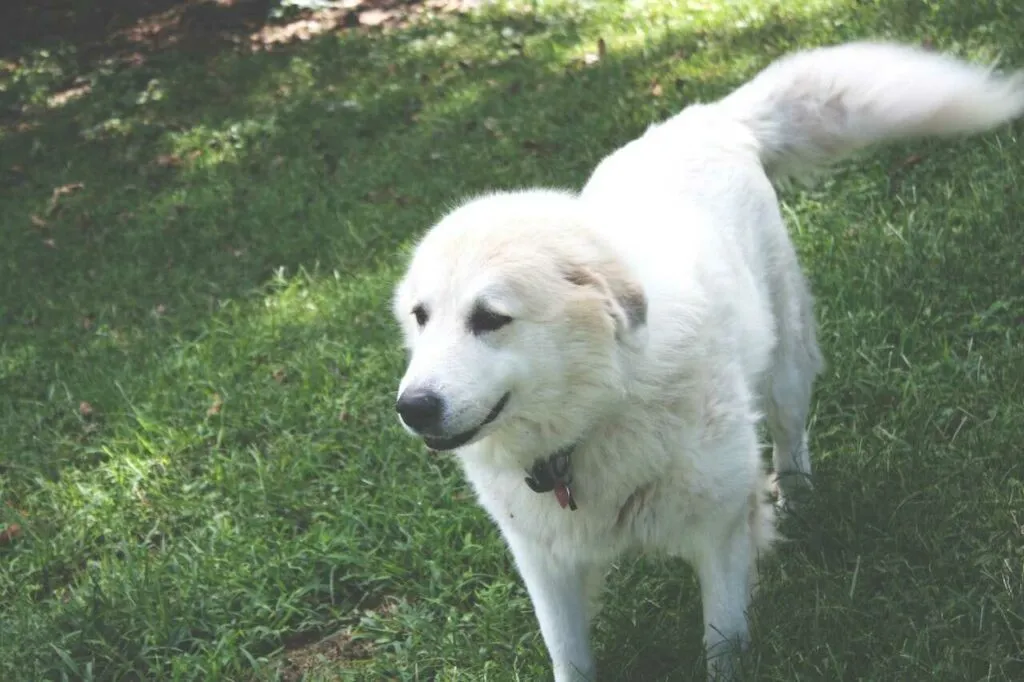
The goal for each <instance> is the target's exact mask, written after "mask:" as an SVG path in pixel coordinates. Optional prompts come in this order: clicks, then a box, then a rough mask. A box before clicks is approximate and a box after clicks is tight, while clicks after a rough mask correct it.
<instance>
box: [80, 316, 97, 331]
mask: <svg viewBox="0 0 1024 682" xmlns="http://www.w3.org/2000/svg"><path fill="white" fill-rule="evenodd" d="M95 322H96V318H94V317H90V316H88V315H86V316H85V317H83V318H82V329H84V330H85V331H89V330H90V329H92V326H93V324H95Z"/></svg>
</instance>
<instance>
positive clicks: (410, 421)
mask: <svg viewBox="0 0 1024 682" xmlns="http://www.w3.org/2000/svg"><path fill="white" fill-rule="evenodd" d="M395 409H397V410H398V414H399V415H401V417H402V421H403V422H405V425H406V426H408V427H409V428H410V429H413V430H414V431H429V430H431V429H432V428H434V427H436V426H437V424H438V422H439V421H441V413H442V412H443V411H444V402H442V401H441V397H440V396H439V395H437V394H436V393H434V392H433V391H430V390H426V389H412V390H407V391H405V392H404V393H402V395H401V396H399V398H398V403H397V404H396V405H395Z"/></svg>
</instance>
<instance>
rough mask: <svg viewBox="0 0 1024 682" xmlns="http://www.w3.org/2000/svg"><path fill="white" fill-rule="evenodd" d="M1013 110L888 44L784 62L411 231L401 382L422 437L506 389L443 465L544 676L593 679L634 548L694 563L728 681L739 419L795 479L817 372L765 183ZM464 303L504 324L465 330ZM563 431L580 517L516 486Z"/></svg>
mask: <svg viewBox="0 0 1024 682" xmlns="http://www.w3.org/2000/svg"><path fill="white" fill-rule="evenodd" d="M1022 112H1024V87H1022V80H1021V77H1020V76H1016V77H1014V78H1002V77H999V76H996V75H993V74H992V73H991V71H990V70H988V69H983V68H981V67H976V66H971V65H968V64H966V63H963V62H960V61H956V60H953V59H951V58H948V57H943V56H939V55H936V54H929V53H925V52H921V51H916V50H912V49H910V48H907V47H900V46H893V45H882V44H851V45H844V46H839V47H833V48H826V49H820V50H814V51H809V52H804V53H798V54H796V55H794V56H791V57H788V58H786V59H783V60H780V61H779V62H777V63H775V64H773V65H772V66H771V67H769V68H768V69H766V70H765V71H764V72H762V73H761V74H760V75H759V76H757V77H756V78H755V79H754V80H752V81H751V82H749V83H748V84H747V85H745V86H743V87H741V88H740V89H738V90H737V91H735V92H733V93H732V94H731V95H729V96H728V97H726V98H725V99H723V100H721V101H719V102H717V103H713V104H706V105H694V106H690V107H688V108H687V109H685V110H684V111H682V112H681V113H680V114H678V115H677V116H675V117H673V118H672V119H670V120H669V121H667V122H665V123H664V124H661V125H657V126H653V127H651V128H650V129H649V130H648V131H647V132H646V133H645V134H644V135H643V136H642V137H640V138H639V139H637V140H635V141H633V142H631V143H629V144H627V145H626V146H624V147H622V148H621V149H619V150H618V151H615V152H614V153H612V154H611V155H610V156H608V157H607V158H606V159H604V161H602V162H601V164H600V165H599V166H598V167H597V169H596V170H595V171H594V173H593V175H592V177H591V178H590V180H589V182H588V183H587V185H586V186H585V187H584V188H583V190H582V191H581V192H580V193H578V194H573V193H569V192H555V191H548V190H529V191H520V192H505V193H498V194H491V195H487V196H483V197H479V198H476V199H474V200H472V201H469V202H468V203H466V204H464V205H462V206H460V207H458V208H456V209H455V210H454V211H452V212H451V213H449V214H448V215H447V216H446V217H445V218H444V219H443V220H441V221H440V223H439V224H438V225H436V226H435V227H434V228H433V229H432V230H431V231H430V232H429V233H428V234H427V235H426V237H425V238H424V239H423V241H422V242H421V243H420V244H419V246H418V247H417V249H416V252H415V254H414V256H413V258H412V262H411V264H410V266H409V269H408V272H407V273H406V275H405V277H404V279H403V280H402V282H401V284H400V285H399V287H398V289H397V292H396V296H395V312H396V315H397V316H398V319H399V320H400V322H401V324H402V327H403V331H404V333H405V338H406V342H407V345H408V347H409V348H410V350H411V359H410V363H409V367H408V370H407V372H406V374H405V376H404V378H403V379H402V382H401V386H400V393H401V391H404V390H406V389H409V388H414V389H417V388H419V389H422V388H429V389H431V390H434V391H436V392H437V393H438V394H439V395H440V396H442V398H443V400H444V401H445V409H444V416H443V419H442V421H441V422H440V424H439V426H438V433H439V434H440V435H452V434H456V433H460V432H463V431H466V430H469V429H472V428H474V427H475V426H477V425H479V424H480V423H481V422H482V421H484V419H485V418H486V416H487V415H488V413H489V412H490V411H491V410H492V408H493V407H494V406H495V404H496V403H497V402H498V401H499V400H500V399H501V397H502V396H503V395H504V394H506V393H508V394H509V395H510V398H509V401H508V404H507V406H506V408H505V409H504V410H503V411H502V412H501V413H500V414H499V416H498V418H497V419H495V421H494V422H493V423H490V424H488V425H486V426H484V427H483V428H482V429H481V430H480V431H479V433H478V434H477V435H476V436H475V438H474V439H473V440H472V441H471V442H470V443H469V444H467V445H465V446H463V447H461V448H459V449H458V450H457V455H458V458H459V461H460V462H461V464H462V466H463V468H464V470H465V473H466V475H467V476H468V478H469V480H470V481H471V483H472V485H473V487H474V488H475V490H476V492H477V495H478V497H479V501H480V504H481V505H483V507H484V508H485V509H486V510H487V512H488V513H489V514H490V516H491V517H492V518H493V519H494V521H495V522H496V523H497V525H498V527H499V528H500V529H501V533H502V535H503V537H504V538H505V540H506V541H507V543H508V546H509V548H510V549H511V551H512V553H513V555H514V557H515V561H516V564H517V566H518V568H519V571H520V573H521V575H522V578H523V580H524V582H525V584H526V587H527V589H528V591H529V593H530V596H531V598H532V600H533V603H534V607H535V610H536V614H537V619H538V621H539V624H540V628H541V632H542V634H543V637H544V641H545V643H546V645H547V648H548V651H549V654H550V656H551V660H552V664H553V668H554V677H555V679H556V680H557V681H559V682H562V681H568V680H591V679H593V678H594V676H595V663H594V659H593V657H592V654H591V651H590V647H589V644H588V622H589V619H590V617H591V616H592V615H593V613H594V612H596V610H597V605H598V597H599V593H600V586H601V582H602V578H603V575H604V572H605V570H606V569H607V567H608V566H609V564H610V563H611V562H612V561H613V560H614V559H615V557H617V556H619V555H620V554H621V553H622V552H624V551H627V550H631V549H640V550H656V551H660V552H663V553H667V554H669V555H673V556H678V557H682V558H684V559H685V560H687V561H689V562H690V563H691V564H692V565H693V566H694V567H695V569H696V571H697V574H698V577H699V579H700V584H701V598H702V601H703V610H704V623H705V644H706V646H707V649H708V654H709V656H708V658H709V671H710V672H711V673H720V674H722V675H723V676H725V677H729V676H731V675H732V673H733V666H734V665H735V657H734V652H735V647H734V646H732V645H733V644H738V645H740V646H742V644H743V643H744V642H745V641H746V640H747V636H748V635H747V623H746V609H747V606H748V603H749V599H750V592H751V587H752V585H753V581H754V576H755V559H756V557H757V556H758V554H759V552H761V551H762V550H764V549H766V548H767V546H768V545H769V543H770V541H771V539H772V536H773V525H774V513H773V511H772V509H771V507H770V506H769V505H768V504H767V501H766V495H765V487H766V486H765V475H764V471H763V468H762V464H761V461H760V456H759V447H758V441H757V435H756V426H757V424H758V422H759V419H760V417H761V414H762V413H763V414H764V415H766V417H767V420H768V425H769V430H770V433H771V436H772V440H773V443H774V468H775V472H776V476H777V480H778V483H779V485H780V487H781V492H782V493H783V494H784V495H786V496H791V495H792V493H794V492H795V491H797V490H798V489H799V488H801V487H802V486H803V485H804V484H805V483H807V482H808V480H809V476H810V472H811V465H810V459H809V455H808V450H807V435H806V433H805V422H806V419H807V413H808V410H809V404H810V397H811V386H812V382H813V380H814V377H815V375H816V373H817V372H819V371H820V367H821V359H820V355H819V351H818V346H817V343H816V340H815V324H814V315H813V310H812V299H811V296H810V294H809V292H808V289H807V286H806V284H805V281H804V278H803V276H802V274H801V271H800V268H799V265H798V263H797V258H796V255H795V253H794V250H793V247H792V245H791V243H790V240H789V237H788V235H787V233H786V230H785V226H784V224H783V221H782V218H781V217H780V214H779V210H778V207H777V200H776V196H775V192H774V190H773V188H772V185H771V183H770V181H769V177H770V175H772V176H777V175H791V174H797V175H799V174H802V173H804V172H805V171H807V170H811V169H813V168H814V167H815V166H819V165H822V164H824V163H827V162H829V161H832V160H833V159H835V158H836V157H837V156H839V155H841V154H845V153H848V152H852V151H855V150H857V149H860V148H862V147H864V146H866V145H868V144H871V143H875V142H880V141H883V140H887V139H890V138H894V137H899V136H909V135H919V134H922V135H923V134H955V133H969V132H977V131H981V130H984V129H986V128H990V127H993V126H995V125H996V124H999V123H1001V122H1003V121H1006V120H1008V119H1010V118H1013V117H1016V116H1018V115H1020V114H1021V113H1022ZM416 305H423V306H424V308H425V310H427V311H428V312H429V319H428V321H427V322H426V324H425V325H424V326H423V327H422V328H419V327H418V326H417V324H416V323H415V321H414V319H413V315H412V314H411V311H412V310H413V308H414V306H416ZM479 305H484V306H486V307H487V308H488V309H491V310H494V311H497V312H500V313H502V314H505V315H508V316H509V317H511V318H513V321H512V322H511V323H510V324H508V325H507V326H505V327H502V328H501V329H497V330H495V331H491V332H488V333H483V334H477V335H474V334H473V333H471V332H470V331H469V329H468V326H467V324H468V323H467V319H468V317H469V316H470V314H471V311H472V310H473V308H474V306H479ZM435 435H437V434H435ZM573 443H575V444H576V447H575V450H574V452H573V454H572V467H573V491H574V493H575V498H576V500H577V502H578V504H579V509H578V511H570V510H568V509H563V508H561V507H560V506H559V505H558V503H557V501H556V499H555V496H554V495H553V494H538V493H535V492H533V491H532V490H531V489H530V488H529V487H527V485H526V484H525V483H524V480H523V479H524V476H525V472H524V470H525V469H527V468H529V467H530V465H531V464H532V462H533V461H534V460H535V459H537V458H538V457H546V456H547V455H548V454H550V453H553V452H555V451H557V450H559V449H560V448H563V447H565V446H568V445H571V444H573Z"/></svg>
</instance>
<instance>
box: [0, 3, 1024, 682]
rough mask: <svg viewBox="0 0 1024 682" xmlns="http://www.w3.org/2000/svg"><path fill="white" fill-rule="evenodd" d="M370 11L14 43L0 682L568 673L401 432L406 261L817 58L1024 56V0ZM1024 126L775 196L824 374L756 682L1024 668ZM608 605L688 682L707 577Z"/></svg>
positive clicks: (973, 677) (642, 580) (990, 673)
mask: <svg viewBox="0 0 1024 682" xmlns="http://www.w3.org/2000/svg"><path fill="white" fill-rule="evenodd" d="M101 4H102V3H101ZM150 4H152V5H160V4H161V3H160V2H151V3H150ZM163 4H165V5H168V6H170V5H173V4H174V3H163ZM178 4H179V5H180V4H181V3H178ZM207 4H208V3H207ZM198 5H202V3H200V2H192V3H190V4H189V7H190V8H192V9H194V7H195V6H198ZM211 7H212V6H211ZM211 7H203V8H202V9H204V10H207V11H211V12H212V11H214V9H215V8H213V9H211ZM363 7H364V6H362V5H361V6H359V7H357V11H356V12H354V13H350V14H349V15H347V18H346V19H345V20H343V21H341V22H340V25H339V26H338V27H337V28H335V29H333V30H330V31H326V32H323V33H321V34H314V35H305V34H302V31H303V30H305V29H302V28H301V26H302V25H297V24H291V25H290V26H289V25H288V21H290V20H293V19H295V16H296V15H294V14H288V15H286V16H285V17H284V18H282V19H280V20H279V21H278V22H277V23H276V24H275V25H274V26H270V27H265V28H264V29H263V34H262V35H263V36H264V37H263V39H262V40H260V41H256V42H253V41H251V40H250V39H249V38H248V37H246V34H244V33H240V32H238V31H237V30H236V32H235V35H236V36H242V37H243V38H244V39H242V40H239V41H236V42H235V43H222V42H218V41H216V40H214V39H213V38H207V37H204V38H203V40H200V41H198V44H193V45H185V44H184V43H182V44H180V45H179V44H177V43H175V42H174V41H173V40H163V39H162V38H161V39H159V40H158V38H160V36H157V38H152V39H148V38H147V39H146V40H145V41H143V42H141V43H137V44H133V43H131V39H132V38H131V36H130V35H129V36H128V37H127V38H126V37H125V36H124V35H122V36H121V40H122V43H121V44H119V46H118V47H117V49H113V48H111V47H110V45H107V48H110V49H106V48H104V47H103V46H102V45H101V46H100V47H96V46H95V45H93V46H92V47H90V48H88V49H87V48H86V47H84V46H83V45H82V44H76V43H75V42H74V41H73V40H70V39H68V38H67V36H64V37H63V39H60V36H58V39H56V40H55V39H53V38H52V37H51V38H50V39H47V40H44V39H43V38H40V37H39V36H37V35H35V34H32V33H31V31H29V30H28V29H26V31H25V35H24V36H23V38H24V40H22V41H21V42H19V43H9V44H6V45H4V46H3V50H2V51H0V55H2V56H0V58H2V60H3V61H2V62H0V680H4V681H5V682H20V681H22V680H24V681H30V680H31V681H35V680H51V679H54V680H56V679H70V680H93V679H95V680H239V681H241V680H274V679H284V680H298V679H306V680H438V681H442V680H443V681H449V680H541V679H545V676H546V675H547V672H546V671H547V655H546V652H545V650H544V647H543V643H542V641H541V639H540V635H539V633H538V630H537V628H536V625H535V621H534V618H533V613H532V610H531V607H530V604H529V600H528V598H527V596H526V594H525V591H524V589H523V587H522V585H521V583H520V582H519V580H518V577H517V575H516V573H515V571H514V568H513V566H512V563H511V561H510V559H509V558H508V556H507V554H506V551H505V550H504V548H503V545H502V543H501V541H500V538H499V536H498V533H497V531H496V530H495V529H494V528H493V527H492V525H491V524H490V522H489V521H488V520H487V518H486V517H485V515H484V513H483V512H482V511H481V510H480V509H479V508H478V507H477V506H476V505H475V503H474V502H473V499H472V495H471V493H470V491H469V490H468V488H467V486H466V484H465V483H464V482H463V481H462V479H461V477H460V474H459V471H458V469H457V467H456V466H455V464H454V462H453V461H452V460H451V459H450V458H448V457H440V456H436V455H429V454H428V453H426V452H425V451H424V449H423V447H422V445H420V444H419V443H417V442H415V441H414V440H412V439H410V438H409V437H407V436H406V435H405V434H404V432H402V431H401V429H400V428H399V426H398V424H397V421H396V418H395V416H394V413H393V400H394V389H395V387H396V384H397V381H398V379H399V377H400V374H401V371H402V365H403V360H404V358H403V354H402V351H401V349H400V346H399V344H398V342H397V335H396V329H395V326H394V324H393V323H392V321H391V318H390V312H389V305H390V294H391V289H392V286H393V284H394V282H395V280H396V278H397V276H398V275H399V273H400V271H401V268H402V265H403V261H404V258H405V255H406V253H407V251H408V247H409V245H410V244H411V243H412V241H413V240H414V239H416V237H417V236H418V235H420V234H422V233H423V231H424V230H425V229H426V228H427V227H428V226H429V225H430V223H431V222H432V221H433V220H435V219H436V218H437V217H438V216H439V215H440V214H441V213H442V212H443V211H444V210H445V209H446V208H447V207H449V206H450V205H451V204H452V203H453V202H454V201H456V200H457V199H458V198H459V197H462V196H464V195H466V194H467V193H472V192H477V191H481V190H485V189H488V188H494V187H515V186H522V185H528V184H530V185H532V184H542V185H557V186H567V187H579V186H580V185H581V184H582V183H583V182H584V181H585V179H586V177H587V174H588V172H589V170H590V169H591V168H592V167H593V166H594V164H595V163H596V162H597V161H598V160H599V159H600V158H601V157H602V156H603V155H604V154H606V153H607V152H609V151H610V150H612V149H613V148H615V146H616V145H619V144H621V143H623V142H625V141H627V140H629V139H630V138H632V137H634V136H636V135H637V134H639V133H641V132H642V131H643V130H644V128H645V127H646V126H647V125H648V124H649V123H650V122H652V121H655V120H658V119H660V118H662V117H665V116H667V115H670V114H671V113H672V112H674V111H677V110H678V109H680V108H681V107H682V106H684V105H686V104H687V103H688V102H692V101H695V100H700V99H705V100H706V99H711V98H715V97H718V96H721V95H722V94H724V93H725V92H727V91H728V90H729V89H730V88H731V87H733V86H735V85H736V84H738V83H740V82H742V81H743V80H744V79H746V78H748V77H749V76H751V75H752V74H753V73H754V72H755V71H756V70H757V69H759V68H761V67H762V66H764V65H766V64H767V63H768V62H769V61H770V60H771V59H772V58H774V57H776V56H778V55H780V54H782V53H784V52H786V51H788V50H790V49H793V48H797V47H806V46H812V45H818V44H824V43H830V42H836V41H840V40H846V39H852V38H858V37H865V36H888V37H896V38H901V39H906V40H910V41H914V42H923V41H925V42H927V43H929V44H932V45H934V46H935V47H937V48H940V49H943V50H948V51H951V52H955V53H957V54H961V55H965V56H969V57H971V58H975V59H981V60H992V59H994V58H996V57H999V58H1001V60H1002V62H1004V63H1007V64H1018V65H1024V41H1022V40H1021V36H1022V35H1024V4H1021V3H1020V2H1019V1H1018V0H930V1H927V0H862V1H860V2H857V1H854V0H835V1H829V0H809V1H807V2H796V1H791V2H780V1H773V0H733V1H731V2H726V1H724V0H719V1H715V0H706V1H702V0H675V1H671V2H670V1H668V0H654V1H652V2H646V3H642V2H627V1H626V0H602V1H600V2H597V1H591V2H583V1H581V0H577V1H574V2H569V1H568V0H534V2H508V3H504V2H502V3H497V4H495V5H492V6H488V7H487V8H485V9H483V10H479V11H473V12H468V13H460V12H456V11H451V8H450V7H447V8H446V7H444V6H443V5H442V4H441V3H438V5H437V7H435V8H434V9H426V10H424V11H422V12H419V13H416V14H415V15H414V16H412V17H411V18H410V17H406V16H404V15H402V14H400V13H399V14H396V13H395V12H397V10H386V9H385V10H383V11H381V10H379V9H367V11H366V12H363V14H362V15H360V14H359V10H360V8H363ZM401 7H405V8H406V10H403V11H412V10H416V9H421V8H422V6H418V5H415V4H413V5H408V4H406V5H401ZM373 12H377V13H376V14H374V13H373ZM389 12H390V13H389ZM202 16H206V15H202ZM211 16H212V15H211ZM316 16H324V15H323V12H321V14H320V15H316ZM353 17H354V18H353ZM172 18H173V17H172ZM165 20H166V17H165ZM360 20H361V21H362V23H363V24H379V25H376V26H360V25H358V24H360ZM296 26H299V29H296ZM179 29H180V30H181V31H182V32H184V33H187V31H188V30H189V29H188V25H187V24H186V23H184V22H179ZM247 30H248V29H247ZM308 32H309V31H307V33H308ZM313 33H315V31H313ZM300 34H301V35H300ZM288 36H298V37H296V38H295V39H293V40H290V41H289V40H286V38H287V37H288ZM146 41H148V42H146ZM193 42H197V41H193ZM157 43H159V44H157ZM133 45H134V47H133ZM1022 135H1024V125H1021V124H1019V123H1018V124H1016V125H1014V126H1010V127H1005V128H1003V129H1000V130H999V131H997V132H994V133H991V134H987V135H984V136H979V137H976V138H973V139H969V140H950V141H940V142H936V141H927V142H918V143H913V144H904V145H899V146H893V147H889V148H885V149H880V150H875V151H873V152H872V153H870V154H868V155H865V156H863V157H861V158H859V159H857V160H855V161H854V162H851V163H845V164H843V165H842V166H841V167H840V168H838V169H837V172H836V173H835V174H834V175H833V176H832V178H831V179H828V180H826V181H825V182H823V183H821V184H819V185H817V186H815V187H814V188H811V189H801V190H787V191H785V192H783V193H782V198H783V202H784V213H785V215H786V217H787V220H788V222H789V224H790V226H791V229H792V233H793V235H794V238H795V240H796V242H797V244H798V248H799V250H800V252H801V255H802V258H803V262H804V264H805V266H806V269H807V272H808V276H809V277H810V279H811V281H812V284H813V287H814V289H815V291H816V294H817V297H818V300H819V317H820V319H821V327H822V332H821V337H822V345H823V348H824V351H825V353H826V356H827V358H828V361H829V365H828V368H827V370H826V372H825V374H824V376H823V377H822V380H821V381H820V383H819V385H818V390H817V397H816V402H815V409H814V417H813V439H812V450H813V453H814V458H815V464H816V467H817V483H818V487H817V492H816V496H815V498H814V499H813V500H811V502H810V504H809V506H808V507H806V508H804V509H803V510H802V513H800V514H799V515H798V516H796V517H794V518H791V519H789V520H788V521H787V523H786V524H785V526H784V530H785V533H786V534H787V536H788V537H789V542H787V543H786V544H785V545H784V546H782V547H780V550H779V551H778V553H777V554H776V555H775V556H774V557H773V558H772V559H771V560H770V561H767V562H766V563H765V565H764V579H763V584H762V589H761V592H760V594H759V597H758V600H757V602H756V604H755V608H754V612H753V613H752V619H753V624H754V640H755V643H754V646H753V648H752V650H751V652H750V654H749V656H748V657H747V660H746V664H747V667H748V672H749V679H751V680H774V681H779V682H782V681H785V682H792V681H795V680H828V681H834V680H872V681H874V680H879V681H880V680H892V681H905V680H929V681H932V680H938V681H946V680H949V681H951V682H952V681H965V680H967V681H980V680H992V681H998V680H1007V681H1009V680H1021V679H1024V456H1022V454H1024V453H1022V451H1021V443H1024V257H1022V253H1024V251H1022V250H1021V244H1022V240H1024V234H1022V232H1021V229H1022V223H1024V153H1022V140H1021V138H1022ZM609 589H610V593H609V602H608V606H607V608H606V610H605V612H604V613H603V615H602V617H601V619H600V621H599V622H598V624H597V628H596V631H595V635H594V637H595V647H596V649H597V651H598V659H599V663H600V666H601V669H602V672H603V674H604V678H603V679H605V680H637V681H648V680H650V681H656V680H680V679H682V680H685V679H691V678H693V677H694V676H695V675H696V674H697V673H698V671H699V670H700V669H701V668H700V663H699V656H700V637H701V623H700V609H699V602H698V592H697V589H696V585H695V579H694V576H693V574H692V572H691V571H690V569H689V568H687V567H686V566H684V565H682V564H679V563H675V562H671V561H666V560H662V559H658V558H652V557H647V558H629V559H627V560H625V561H623V562H622V564H621V565H620V566H619V567H618V570H617V571H616V573H615V574H614V576H613V578H612V580H611V582H610V587H609Z"/></svg>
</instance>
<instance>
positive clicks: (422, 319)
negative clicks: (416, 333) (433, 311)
mask: <svg viewBox="0 0 1024 682" xmlns="http://www.w3.org/2000/svg"><path fill="white" fill-rule="evenodd" d="M412 314H413V315H414V316H415V317H416V324H418V325H419V326H421V327H422V326H423V325H425V324H426V323H427V320H428V319H430V316H429V315H427V309H426V308H424V307H423V306H422V305H418V306H416V307H415V308H413V309H412Z"/></svg>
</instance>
